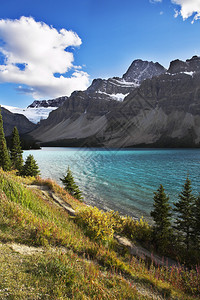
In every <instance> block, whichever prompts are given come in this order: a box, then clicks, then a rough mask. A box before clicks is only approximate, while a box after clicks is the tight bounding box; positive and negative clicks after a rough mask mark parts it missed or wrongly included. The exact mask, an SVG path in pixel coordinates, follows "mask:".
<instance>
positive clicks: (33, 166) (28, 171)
mask: <svg viewBox="0 0 200 300" xmlns="http://www.w3.org/2000/svg"><path fill="white" fill-rule="evenodd" d="M39 174H40V170H39V168H38V165H37V163H36V161H35V159H34V157H33V155H31V154H30V155H29V156H28V157H27V159H26V161H25V164H24V166H23V168H22V172H21V175H22V176H37V175H39Z"/></svg>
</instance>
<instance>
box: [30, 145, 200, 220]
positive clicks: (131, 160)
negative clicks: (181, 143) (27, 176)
mask: <svg viewBox="0 0 200 300" xmlns="http://www.w3.org/2000/svg"><path fill="white" fill-rule="evenodd" d="M29 154H33V156H34V158H35V160H36V161H37V163H38V166H39V168H40V170H41V176H42V177H43V178H51V179H54V180H56V181H57V182H58V183H59V184H61V181H60V178H61V177H63V176H64V175H65V174H66V171H67V167H68V166H69V167H70V169H71V171H72V173H73V176H74V178H75V181H76V183H77V184H78V186H79V188H80V190H81V191H82V193H83V196H84V201H85V202H87V203H88V204H91V205H95V206H98V207H99V208H103V209H106V210H107V209H109V210H110V209H114V210H118V211H119V212H120V213H121V214H128V215H130V216H141V215H143V216H145V217H146V218H148V217H149V214H150V211H151V210H152V205H153V196H154V194H153V192H154V191H156V190H157V188H158V187H159V185H160V184H161V183H162V184H163V186H164V188H165V191H166V193H167V194H168V195H169V197H170V202H171V203H173V202H174V201H177V199H178V194H179V193H180V191H181V190H182V186H183V184H184V182H185V179H186V176H187V174H188V172H189V177H190V179H191V181H192V188H193V191H194V193H195V194H197V193H198V192H200V176H199V175H200V150H198V149H130V150H101V149H83V148H50V147H49V148H42V150H31V151H24V159H25V158H26V157H27V156H28V155H29Z"/></svg>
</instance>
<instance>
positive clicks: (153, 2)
mask: <svg viewBox="0 0 200 300" xmlns="http://www.w3.org/2000/svg"><path fill="white" fill-rule="evenodd" d="M149 2H150V3H152V4H155V3H159V2H162V0H149Z"/></svg>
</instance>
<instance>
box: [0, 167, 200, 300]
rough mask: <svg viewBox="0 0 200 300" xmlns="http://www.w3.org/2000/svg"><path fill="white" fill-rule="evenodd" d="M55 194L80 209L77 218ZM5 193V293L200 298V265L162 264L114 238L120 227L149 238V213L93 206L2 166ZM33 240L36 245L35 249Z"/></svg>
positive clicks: (1, 265)
mask: <svg viewBox="0 0 200 300" xmlns="http://www.w3.org/2000/svg"><path fill="white" fill-rule="evenodd" d="M52 193H53V194H54V195H56V196H57V197H59V199H62V201H64V202H65V203H66V204H67V205H68V206H70V207H71V208H73V209H74V210H75V211H76V215H75V217H72V216H70V215H69V214H68V213H67V212H66V211H65V210H64V209H63V208H62V207H61V206H59V205H58V204H57V203H55V202H54V200H53V198H52ZM0 199H1V200H0V243H1V244H0V245H1V246H0V299H152V298H154V299H158V297H160V298H161V299H162V298H164V299H167V298H168V299H173V298H174V299H197V298H198V297H199V294H200V286H199V282H200V274H199V269H198V268H196V270H190V271H187V270H186V269H184V268H183V267H177V266H174V267H167V266H155V265H154V264H153V263H151V262H144V261H143V260H142V259H137V258H136V257H134V256H132V255H130V253H129V251H128V250H127V249H126V247H123V246H122V245H120V244H118V242H117V241H116V240H115V239H114V234H115V233H117V234H120V235H122V236H123V235H124V236H129V235H130V231H131V235H132V239H133V240H135V241H142V240H145V241H147V244H148V236H149V234H150V232H151V228H150V227H149V225H148V224H147V223H146V222H144V221H143V220H141V221H139V222H135V223H133V222H132V220H131V219H130V218H121V217H120V216H119V215H118V214H117V213H114V212H108V213H105V212H102V211H100V210H98V209H97V208H90V207H87V206H86V205H85V204H84V203H81V202H79V201H77V200H75V199H74V198H73V197H71V196H70V195H69V194H68V193H67V192H66V191H64V190H63V189H62V188H61V187H60V186H58V185H57V184H56V183H55V182H53V181H51V180H42V179H41V178H38V179H35V178H25V179H24V178H21V177H19V176H16V175H15V173H14V172H10V173H9V172H3V171H2V170H0ZM15 245H18V247H19V249H21V250H23V249H25V250H24V252H23V251H21V250H16V249H18V248H16V247H14V246H15ZM26 246H31V247H33V252H32V253H31V254H30V252H29V251H28V250H26V249H29V248H27V247H26ZM20 247H21V248H20ZM36 250H38V251H36Z"/></svg>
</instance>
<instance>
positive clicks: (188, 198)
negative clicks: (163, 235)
mask: <svg viewBox="0 0 200 300" xmlns="http://www.w3.org/2000/svg"><path fill="white" fill-rule="evenodd" d="M194 205H195V197H194V196H193V194H192V188H191V181H190V179H189V177H188V176H187V178H186V181H185V184H184V186H183V191H182V192H181V193H180V194H179V201H178V202H177V203H174V206H175V208H174V211H175V213H176V220H175V224H174V228H175V230H176V232H177V233H178V235H179V239H180V240H181V241H182V242H183V244H184V245H185V246H186V249H187V251H188V250H190V248H191V244H192V236H193V233H192V231H193V230H192V228H193V224H194V214H193V211H194Z"/></svg>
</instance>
